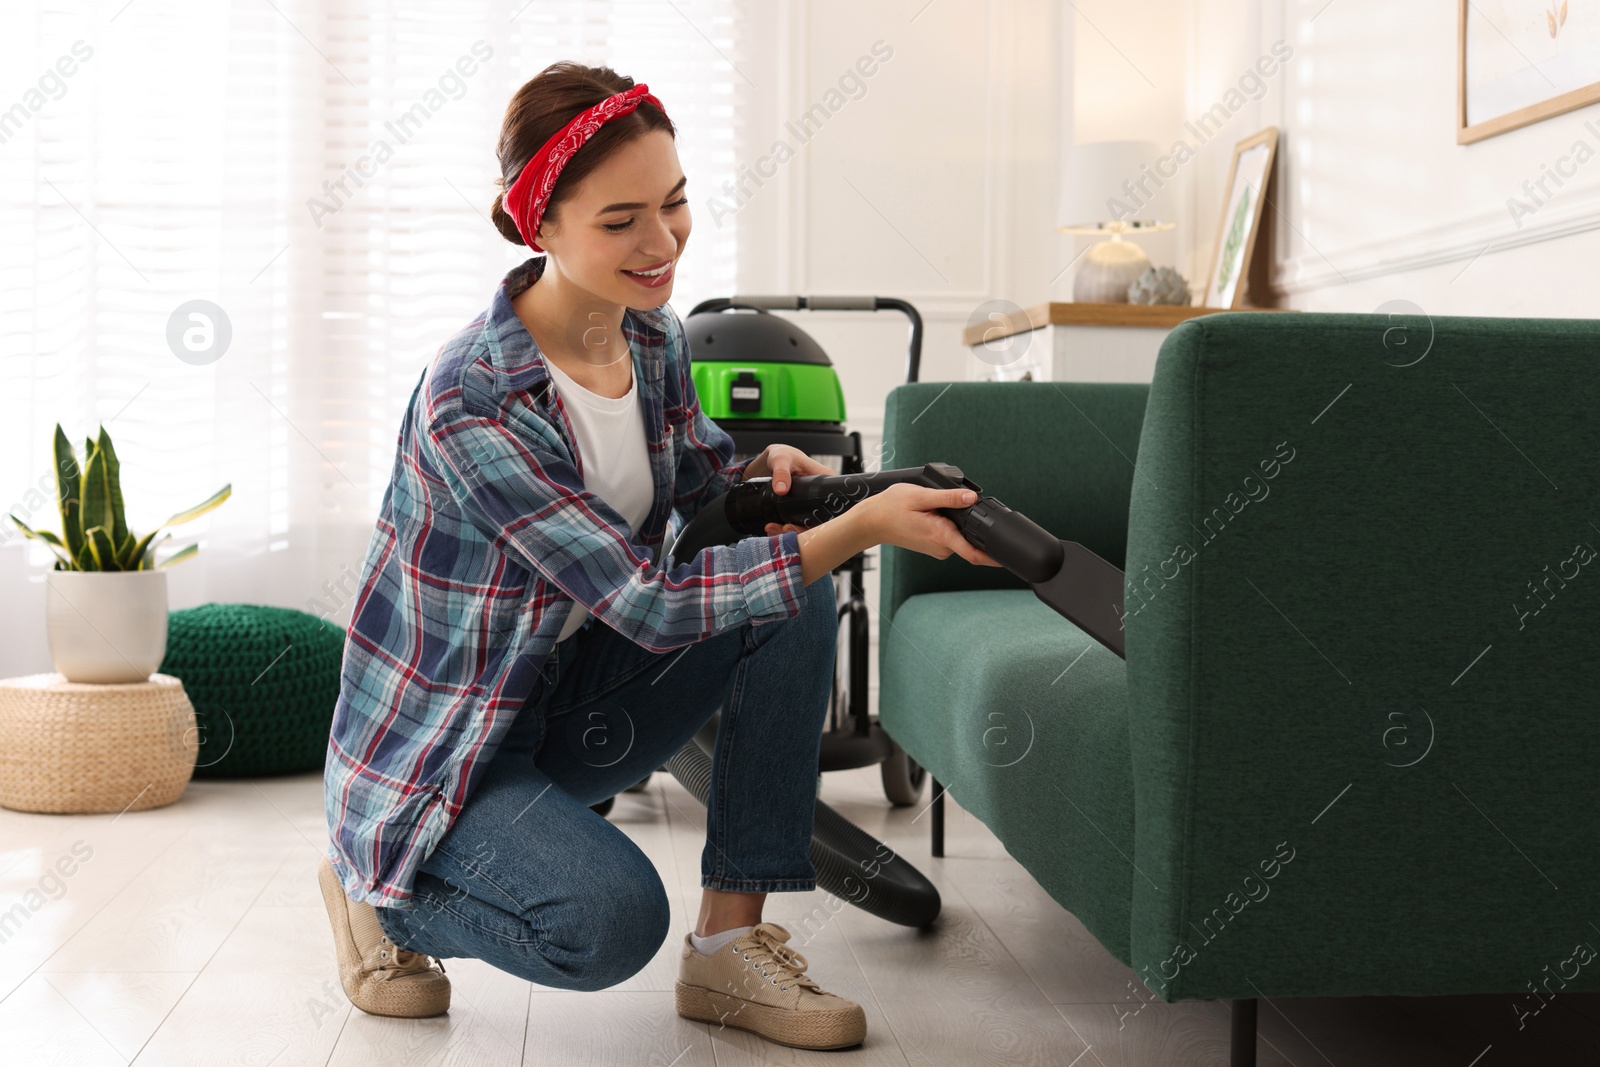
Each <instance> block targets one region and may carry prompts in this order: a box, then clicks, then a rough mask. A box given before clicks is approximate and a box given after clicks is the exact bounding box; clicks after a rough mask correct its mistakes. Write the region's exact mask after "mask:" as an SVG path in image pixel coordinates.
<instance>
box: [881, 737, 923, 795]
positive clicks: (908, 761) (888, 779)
mask: <svg viewBox="0 0 1600 1067" xmlns="http://www.w3.org/2000/svg"><path fill="white" fill-rule="evenodd" d="M881 766H882V767H883V794H884V796H886V797H888V798H889V803H891V804H893V805H894V806H895V807H897V808H906V807H910V806H911V805H913V804H916V803H917V802H919V801H920V800H921V799H922V783H923V782H924V781H926V780H927V778H928V771H927V768H925V767H923V766H922V765H921V764H919V763H918V762H917V761H916V760H914V759H912V758H911V753H909V752H907V751H906V750H905V749H903V748H901V747H900V746H899V745H897V744H895V743H894V742H893V741H890V742H889V758H888V759H886V760H884V761H883V763H882V764H881Z"/></svg>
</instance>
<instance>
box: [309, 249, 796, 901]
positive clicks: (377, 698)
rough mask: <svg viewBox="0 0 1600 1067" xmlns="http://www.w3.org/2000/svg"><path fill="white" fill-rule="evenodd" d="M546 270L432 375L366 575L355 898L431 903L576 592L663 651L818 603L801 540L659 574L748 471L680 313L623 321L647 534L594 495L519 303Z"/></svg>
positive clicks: (346, 780) (342, 784) (349, 815)
mask: <svg viewBox="0 0 1600 1067" xmlns="http://www.w3.org/2000/svg"><path fill="white" fill-rule="evenodd" d="M544 264H545V259H544V257H542V256H540V257H534V258H531V259H529V260H527V261H525V262H524V263H523V264H521V265H520V266H518V267H516V268H514V269H513V270H511V271H510V272H509V273H508V274H507V275H506V277H505V279H504V280H503V281H502V282H501V284H500V286H499V287H498V289H497V290H496V292H495V295H494V299H493V302H492V303H491V305H490V306H489V308H488V309H487V310H486V311H485V312H483V313H482V314H480V315H479V316H478V318H477V319H475V320H474V321H473V322H472V323H471V324H470V325H469V326H467V327H466V328H465V329H464V330H462V331H461V332H460V333H458V334H456V336H455V337H453V338H451V339H450V340H449V341H448V342H447V343H446V344H445V345H444V347H443V348H442V349H441V350H440V352H439V354H438V356H437V357H436V358H435V359H434V361H433V362H432V364H431V365H430V366H429V367H428V368H427V369H426V370H425V371H424V372H423V374H422V376H421V379H420V380H419V381H418V383H417V387H416V389H415V390H414V391H413V393H412V396H411V400H410V403H409V405H408V408H407V411H406V414H405V417H404V419H403V421H402V423H401V427H400V435H399V444H398V448H397V451H396V455H395V463H394V469H393V471H392V473H391V475H390V480H389V486H388V488H387V489H386V490H385V492H384V496H383V502H382V504H381V507H380V511H379V515H378V520H377V526H376V529H375V530H374V532H373V535H372V539H371V542H370V543H369V545H368V548H367V555H366V561H365V563H364V564H363V566H362V571H361V583H360V589H359V591H358V593H357V595H356V601H355V605H354V607H353V609H352V615H351V621H350V626H349V630H348V632H347V634H346V640H345V647H344V661H343V668H342V675H341V681H340V692H339V699H338V703H337V705H336V707H335V710H334V716H333V727H332V730H331V733H330V736H329V738H328V754H327V761H326V764H325V767H324V793H323V803H324V808H325V812H326V815H327V819H328V827H329V831H330V842H329V848H328V857H329V859H330V860H331V861H332V862H333V865H334V869H335V870H336V871H337V872H338V874H339V880H340V882H341V883H342V884H343V885H344V888H345V892H346V893H347V894H348V895H349V896H350V897H352V899H355V900H359V901H366V902H368V903H371V904H373V905H375V906H380V907H399V908H408V907H411V906H413V900H412V884H413V881H414V879H415V875H416V871H417V868H418V867H419V866H421V864H422V862H423V861H424V860H425V859H426V858H427V856H428V855H429V854H430V853H431V852H432V850H433V848H434V846H435V845H436V844H437V842H438V841H439V839H440V838H441V837H442V836H443V835H444V833H445V830H446V829H448V828H449V826H450V824H451V822H452V821H453V819H454V818H455V816H456V815H458V814H459V813H460V812H461V809H462V807H463V805H465V804H466V802H467V798H468V797H469V796H470V795H471V793H472V790H473V786H474V784H475V783H476V782H477V781H478V780H479V779H480V778H481V777H482V773H483V771H484V770H485V768H486V767H487V765H488V761H489V759H490V757H492V756H493V755H494V753H495V749H496V748H497V747H498V745H499V742H500V739H501V737H503V736H504V734H505V731H506V729H507V728H508V727H509V726H510V725H511V722H512V720H513V719H514V718H515V717H516V715H517V713H518V711H520V710H521V708H522V706H523V703H524V701H525V700H526V699H527V697H528V696H529V695H530V694H531V693H532V691H533V688H534V684H535V681H536V680H537V678H538V677H539V672H540V671H541V669H542V668H543V667H544V665H545V661H546V659H547V657H548V656H549V654H550V652H551V650H552V648H553V647H554V645H555V641H556V637H557V635H558V634H559V633H560V632H561V628H562V625H563V624H564V623H565V622H566V619H567V616H568V613H569V612H570V611H571V610H572V607H573V604H574V602H577V603H581V604H583V605H584V606H585V607H587V608H588V609H589V610H590V612H592V613H593V615H594V618H595V619H596V620H597V623H604V624H605V625H607V626H610V627H611V628H612V629H614V630H616V631H618V632H619V633H621V634H623V635H624V636H626V637H627V638H628V639H629V640H630V641H633V642H635V643H636V644H639V645H642V646H643V647H645V648H648V649H651V650H652V651H657V652H665V651H670V650H672V649H675V648H680V647H683V646H686V645H691V644H694V643H696V642H699V641H703V640H705V639H707V638H709V637H712V636H715V635H716V634H719V633H722V632H723V631H726V630H729V629H732V628H734V627H737V626H741V625H743V624H744V623H746V622H753V623H755V624H758V625H759V624H762V623H767V622H775V621H778V620H781V619H786V618H791V617H793V616H795V615H797V614H799V612H800V610H801V608H802V607H803V605H804V603H805V586H804V583H803V581H802V579H801V567H800V550H799V549H800V545H799V539H798V536H797V535H796V534H795V533H794V532H793V531H787V532H785V533H782V534H778V535H774V536H770V537H748V538H745V539H744V540H741V541H739V542H737V543H735V544H732V545H721V546H715V547H712V548H708V549H705V550H704V551H702V552H700V553H699V554H698V555H696V556H695V558H694V559H692V560H690V561H688V562H686V563H683V564H682V565H680V566H677V567H671V568H670V569H669V568H666V567H663V566H661V565H660V559H661V557H662V556H663V554H664V548H663V546H664V544H665V535H666V533H667V532H668V529H669V526H672V530H673V532H674V533H675V531H676V529H678V526H676V525H673V522H674V519H675V514H676V513H681V517H682V519H683V520H684V521H687V520H688V519H689V518H692V517H693V516H694V514H695V513H696V512H697V511H698V510H699V509H700V508H701V507H702V506H703V505H704V504H705V503H707V502H709V501H711V500H713V499H715V498H716V497H717V496H719V495H720V494H721V493H723V492H724V491H726V490H727V489H728V488H729V487H730V486H732V485H733V484H734V483H736V482H737V481H738V480H739V479H740V478H741V477H742V476H743V473H744V468H745V467H746V466H748V465H749V463H750V460H745V461H744V462H742V463H739V464H735V465H732V466H730V465H729V463H728V461H729V460H730V459H731V458H732V456H733V440H732V438H730V437H729V436H728V435H727V434H726V433H725V432H724V431H723V430H722V429H720V428H719V427H718V426H717V425H716V424H715V423H713V422H712V421H711V420H710V419H709V418H708V417H707V416H706V415H705V413H704V412H703V411H702V410H701V408H700V401H699V398H698V397H697V396H696V394H695V389H694V383H693V380H692V378H691V377H690V373H689V351H688V341H687V339H686V338H685V336H684V330H683V323H682V321H681V320H680V319H679V318H678V315H677V313H676V312H675V311H673V310H672V308H671V307H670V306H668V305H665V304H663V305H662V306H661V307H659V308H657V309H654V310H650V311H635V310H632V309H627V310H626V311H625V312H624V315H623V333H624V335H625V337H626V339H627V342H628V345H629V348H630V349H631V351H632V353H633V357H634V378H635V381H636V382H637V383H638V389H639V393H640V399H641V402H642V405H643V410H644V419H645V428H646V434H647V440H648V452H649V458H650V468H651V472H652V476H653V478H654V482H655V503H654V505H653V506H652V508H651V510H650V514H649V517H648V518H647V519H646V520H645V522H644V525H643V528H642V529H640V530H634V529H632V528H631V527H630V526H629V524H628V522H627V520H626V519H624V518H623V517H622V516H621V515H619V514H618V513H617V512H616V511H615V510H614V509H613V508H612V507H611V506H610V505H608V504H607V503H606V502H605V501H604V500H602V499H601V498H600V497H598V496H596V495H594V494H593V493H590V492H588V491H587V490H586V489H585V488H584V484H583V462H582V457H581V456H579V455H578V451H577V447H576V445H575V443H574V442H575V436H574V434H573V432H572V427H571V424H570V422H569V421H568V420H567V415H566V409H565V407H564V405H563V403H562V400H561V398H560V395H559V394H558V393H557V392H556V391H555V390H554V389H553V388H552V384H553V383H552V382H551V379H550V375H549V373H548V370H547V369H546V366H545V362H544V357H543V356H542V355H541V354H540V353H539V350H538V347H537V346H536V344H535V343H534V340H533V337H532V336H531V335H530V334H529V333H528V331H527V328H526V327H524V326H523V324H522V322H521V320H519V319H518V318H517V316H516V313H515V312H514V311H513V310H512V306H511V301H512V299H513V298H514V297H515V296H516V295H517V294H519V293H520V292H521V291H522V290H523V289H525V288H527V287H528V286H529V285H532V284H533V283H534V282H535V281H536V280H537V279H538V277H539V275H540V274H541V273H542V271H543V269H544Z"/></svg>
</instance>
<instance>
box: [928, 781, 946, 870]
mask: <svg viewBox="0 0 1600 1067" xmlns="http://www.w3.org/2000/svg"><path fill="white" fill-rule="evenodd" d="M928 781H929V782H930V783H932V785H933V854H934V855H935V856H943V855H944V787H943V786H941V785H940V784H939V779H937V778H935V777H934V776H933V775H931V774H930V775H928Z"/></svg>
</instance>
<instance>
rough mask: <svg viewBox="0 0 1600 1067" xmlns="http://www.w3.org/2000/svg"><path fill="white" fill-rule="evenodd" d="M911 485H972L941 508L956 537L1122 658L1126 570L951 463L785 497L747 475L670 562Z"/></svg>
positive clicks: (822, 478) (799, 486) (837, 480)
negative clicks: (957, 503)
mask: <svg viewBox="0 0 1600 1067" xmlns="http://www.w3.org/2000/svg"><path fill="white" fill-rule="evenodd" d="M901 482H908V483H911V484H913V485H924V486H927V487H928V488H930V489H971V490H972V491H973V492H975V493H977V494H978V499H977V501H976V502H975V503H973V504H970V505H968V506H967V507H964V508H940V509H939V513H940V514H942V515H944V516H945V517H946V518H948V519H950V520H951V521H952V522H954V523H955V524H956V529H957V530H959V531H961V535H962V536H963V537H965V538H966V539H967V540H968V541H969V542H971V543H972V544H974V545H976V546H977V547H978V548H981V549H983V550H984V551H985V552H987V553H988V554H989V556H990V558H992V559H993V560H994V561H995V562H996V563H998V564H1000V565H1001V566H1003V567H1005V568H1006V569H1007V570H1009V571H1010V572H1011V573H1012V574H1015V575H1016V576H1017V577H1019V578H1021V579H1022V580H1023V581H1025V582H1027V583H1028V584H1029V585H1030V586H1032V587H1033V590H1034V592H1035V593H1036V594H1037V595H1038V597H1039V599H1040V600H1042V601H1044V602H1045V603H1046V604H1047V605H1049V606H1050V607H1051V608H1052V609H1054V610H1055V611H1056V613H1057V614H1059V615H1062V616H1064V617H1065V618H1066V619H1068V620H1069V621H1071V622H1072V623H1073V624H1074V625H1076V626H1077V627H1078V628H1079V629H1081V630H1083V631H1084V632H1085V633H1087V634H1088V635H1089V636H1090V637H1093V638H1094V639H1095V640H1096V641H1099V642H1100V643H1101V644H1103V645H1104V646H1105V647H1106V648H1108V649H1110V650H1111V651H1112V652H1115V653H1116V654H1117V655H1118V656H1121V657H1122V658H1124V659H1126V658H1127V655H1126V653H1125V652H1124V647H1123V644H1124V643H1123V630H1122V614H1123V612H1122V608H1123V599H1122V598H1123V573H1122V571H1121V570H1119V569H1118V568H1117V567H1115V566H1113V565H1112V564H1110V563H1108V562H1107V561H1106V560H1104V559H1102V558H1101V557H1100V556H1098V555H1096V554H1095V553H1093V552H1091V551H1090V550H1089V549H1087V548H1085V547H1084V546H1083V545H1081V544H1079V543H1078V542H1076V541H1063V540H1062V539H1061V538H1059V537H1056V536H1055V535H1054V534H1052V533H1051V532H1050V531H1048V530H1046V529H1045V528H1044V527H1042V526H1040V525H1039V524H1038V523H1036V522H1034V521H1033V520H1032V519H1030V518H1028V517H1027V516H1026V515H1024V514H1022V513H1021V512H1018V511H1013V510H1011V509H1010V508H1008V507H1006V506H1005V505H1004V504H1002V503H1001V502H1000V501H999V500H997V499H996V498H995V497H992V496H986V495H984V492H983V489H982V488H981V487H980V486H979V485H978V484H977V483H976V482H973V481H972V480H971V479H970V478H968V477H967V476H966V475H964V474H962V473H961V468H959V467H956V466H953V465H951V464H949V463H928V464H924V465H923V466H921V467H904V468H901V469H898V470H888V471H877V472H874V473H870V474H807V475H802V476H800V477H798V478H795V479H794V480H793V482H792V483H791V484H790V486H789V491H788V492H787V493H785V494H783V495H782V496H780V495H778V494H777V493H775V492H773V490H772V479H771V478H750V479H746V480H744V481H741V482H740V483H738V484H737V485H735V486H734V487H733V488H731V489H729V490H728V491H727V492H726V493H723V494H722V495H721V496H720V497H718V498H717V499H716V500H713V501H711V502H710V503H709V504H707V505H705V506H704V507H703V508H701V509H700V511H699V512H698V513H696V515H695V517H694V518H693V519H692V520H690V522H689V523H688V524H687V525H685V526H684V528H683V530H682V531H681V532H680V533H679V534H678V539H677V540H676V541H675V542H674V543H673V545H672V549H671V552H670V557H671V559H672V561H673V563H674V565H677V564H682V563H685V562H687V561H688V560H691V559H693V558H694V557H695V555H696V554H697V553H698V552H699V551H700V550H701V549H702V548H706V547H708V546H710V545H726V544H732V543H733V542H735V541H739V540H742V539H743V538H746V537H759V536H762V535H763V534H764V533H765V532H766V528H767V524H768V523H778V524H780V525H787V524H791V523H792V524H794V525H796V526H801V527H810V526H816V525H819V524H821V523H824V522H827V521H828V520H829V519H832V518H836V517H837V516H839V515H843V514H844V513H845V512H846V511H848V510H850V508H851V507H853V506H854V505H856V504H857V503H859V502H860V501H862V500H865V499H866V498H867V497H869V496H872V495H873V494H875V493H881V492H883V490H885V489H887V488H888V487H889V486H891V485H897V484H899V483H901Z"/></svg>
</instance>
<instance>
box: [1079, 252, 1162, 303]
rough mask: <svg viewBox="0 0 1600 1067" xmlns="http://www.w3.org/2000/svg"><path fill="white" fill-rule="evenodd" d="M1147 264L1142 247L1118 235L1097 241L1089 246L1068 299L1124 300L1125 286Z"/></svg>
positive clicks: (1102, 301) (1148, 262)
mask: <svg viewBox="0 0 1600 1067" xmlns="http://www.w3.org/2000/svg"><path fill="white" fill-rule="evenodd" d="M1149 268H1150V257H1149V256H1147V255H1145V252H1144V249H1142V248H1140V247H1139V246H1138V245H1136V244H1134V243H1133V242H1132V241H1124V240H1123V239H1122V238H1121V236H1120V235H1119V236H1115V237H1112V239H1111V240H1109V241H1101V242H1100V243H1099V244H1097V245H1095V246H1094V247H1093V248H1091V249H1089V252H1088V254H1087V255H1085V256H1084V257H1083V265H1082V266H1080V267H1079V268H1078V276H1077V278H1076V279H1074V281H1073V284H1072V299H1073V300H1075V301H1076V302H1078V303H1080V304H1085V303H1087V304H1126V303H1127V302H1128V286H1130V285H1132V284H1133V283H1134V281H1136V280H1137V279H1138V277H1139V275H1141V274H1143V273H1144V272H1145V271H1146V270H1148V269H1149Z"/></svg>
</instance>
